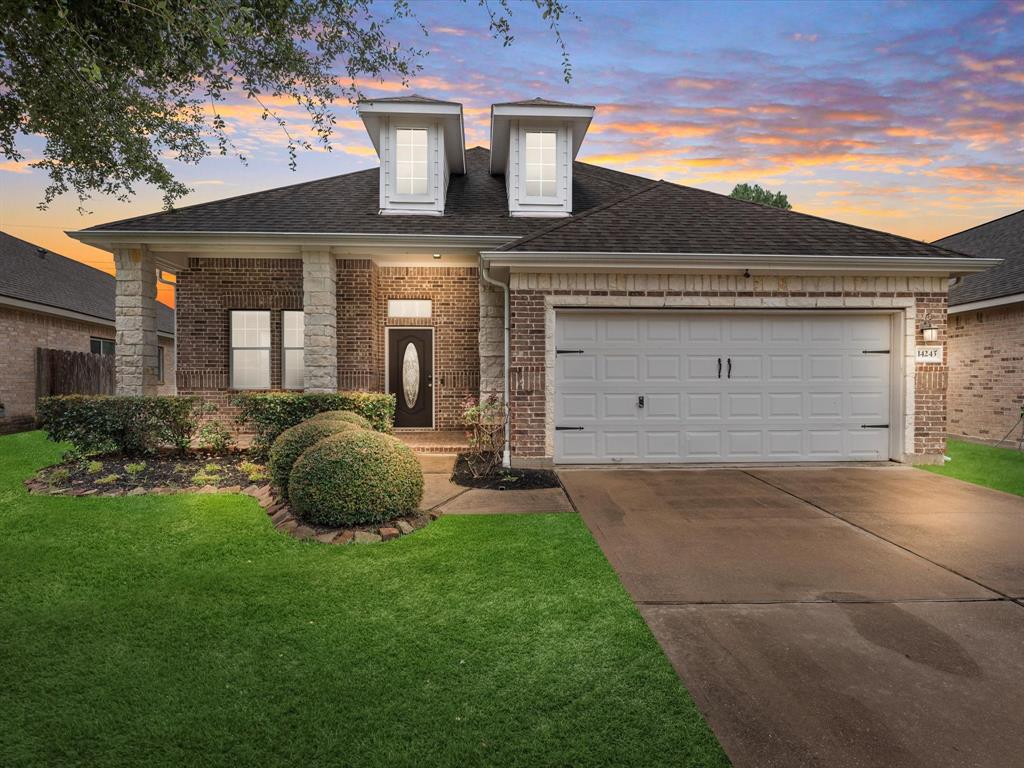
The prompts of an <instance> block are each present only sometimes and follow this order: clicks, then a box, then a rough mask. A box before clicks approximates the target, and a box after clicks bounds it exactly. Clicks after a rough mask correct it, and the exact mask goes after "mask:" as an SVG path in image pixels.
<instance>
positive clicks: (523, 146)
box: [70, 96, 995, 465]
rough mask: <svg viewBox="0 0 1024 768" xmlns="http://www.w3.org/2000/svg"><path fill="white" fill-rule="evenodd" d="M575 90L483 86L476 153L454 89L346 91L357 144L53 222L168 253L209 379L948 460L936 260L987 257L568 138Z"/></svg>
mask: <svg viewBox="0 0 1024 768" xmlns="http://www.w3.org/2000/svg"><path fill="white" fill-rule="evenodd" d="M594 113H595V110H594V108H593V107H589V106H583V105H577V104H566V103H562V102H555V101H549V100H544V99H533V100H530V101H520V102H511V103H504V104H495V105H493V106H492V108H491V142H490V144H491V147H492V149H491V150H490V151H488V150H487V149H483V148H481V147H474V148H470V149H467V148H465V147H464V133H463V114H462V107H461V105H460V104H457V103H454V102H446V101H437V100H434V99H427V98H423V97H420V96H405V97H398V98H385V99H376V100H372V101H366V102H363V103H361V104H360V105H359V114H360V117H361V118H362V120H363V123H364V124H365V126H366V129H367V132H368V135H369V139H370V141H371V143H372V145H373V147H374V149H375V150H376V152H377V155H378V157H379V159H380V165H379V167H377V168H372V169H368V170H365V171H357V172H355V173H348V174H345V175H341V176H334V177H330V178H324V179H320V180H317V181H312V182H307V183H302V184H296V185H293V186H289V187H283V188H280V189H273V190H269V191H265V192H257V193H254V194H248V195H242V196H240V197H235V198H230V199H227V200H221V201H217V202H212V203H206V204H202V205H196V206H191V207H188V208H182V209H179V210H176V211H172V212H164V213H156V214H152V215H148V216H141V217H137V218H132V219H128V220H125V221H119V222H113V223H110V224H104V225H100V226H97V227H93V228H91V229H88V230H84V231H80V232H74V233H70V234H71V235H72V236H73V237H77V238H79V239H80V240H82V241H83V242H86V243H89V244H91V245H95V246H97V247H100V248H104V249H106V250H108V251H110V252H112V253H113V254H114V258H115V261H116V264H117V270H118V279H119V280H120V281H123V282H124V284H125V285H126V286H129V287H128V288H126V292H135V293H141V294H142V295H144V297H145V298H143V302H144V304H145V303H146V302H150V301H151V299H150V298H148V297H149V295H150V294H151V293H152V290H151V285H150V284H151V282H152V279H153V277H152V276H153V275H154V274H155V272H154V269H155V268H156V267H159V268H160V269H163V270H168V271H171V272H174V273H176V275H177V286H178V287H177V310H178V367H177V383H178V390H179V392H182V393H197V394H201V395H203V396H204V397H207V398H209V399H211V400H213V401H217V402H220V403H222V404H223V403H225V402H226V401H227V399H228V397H229V395H230V393H231V392H233V391H236V390H241V389H305V390H307V391H325V390H326V391H330V390H334V389H338V388H340V389H367V390H379V391H386V392H391V393H394V394H395V396H396V399H397V413H396V428H397V429H424V430H426V429H437V430H443V429H454V428H457V427H458V426H459V413H460V409H461V403H462V401H463V400H464V399H465V398H466V397H467V396H475V395H477V394H478V393H484V394H498V395H500V396H503V397H505V398H506V399H507V402H508V403H509V405H510V413H511V419H510V421H511V425H510V440H509V445H508V448H509V453H510V455H509V456H507V458H508V459H509V460H510V461H511V462H513V463H516V464H524V465H525V464H550V463H552V462H558V463H573V462H576V463H605V462H613V463H620V462H622V463H631V462H734V461H818V460H879V459H882V460H885V459H894V460H898V461H905V460H909V461H921V462H924V461H936V460H941V455H942V452H943V449H944V446H945V433H946V398H945V392H946V372H947V371H946V367H945V365H944V359H943V356H942V355H941V354H938V355H936V347H937V348H938V351H939V352H941V347H942V345H943V344H944V342H945V326H946V300H947V294H946V289H947V284H948V281H949V279H950V277H951V276H955V275H960V274H965V273H970V272H974V271H977V270H979V269H983V268H985V267H988V266H992V265H993V264H994V263H995V262H994V261H992V260H987V261H986V260H985V259H980V258H975V257H970V256H965V255H963V254H960V253H956V252H953V251H950V250H948V249H945V248H941V247H938V246H934V245H929V244H926V243H920V242H916V241H912V240H908V239H905V238H901V237H897V236H894V235H889V234H886V233H882V232H876V231H872V230H867V229H863V228H859V227H853V226H849V225H846V224H841V223H838V222H834V221H828V220H825V219H820V218H816V217H813V216H807V215H803V214H799V213H794V212H787V211H781V210H778V209H774V208H767V207H763V206H760V205H755V204H751V203H746V202H741V201H737V200H733V199H731V198H728V197H723V196H721V195H717V194H713V193H710V192H705V191H702V190H698V189H692V188H688V187H684V186H680V185H676V184H669V183H666V182H653V181H651V180H650V179H645V178H641V177H638V176H633V175H630V174H626V173H621V172H618V171H614V170H610V169H607V168H602V167H599V166H596V165H591V164H587V163H582V162H578V161H577V160H576V156H577V153H578V152H579V150H580V147H581V145H582V143H583V141H584V139H585V137H586V134H587V130H588V128H589V126H590V123H591V120H592V119H593V117H594ZM125 333H126V334H127V333H129V330H128V329H126V330H125ZM133 333H135V335H134V336H133V339H135V340H136V342H137V344H138V346H133V347H128V346H126V347H125V348H124V350H123V354H122V351H121V350H119V353H118V355H119V356H118V370H119V373H118V376H119V386H120V387H121V388H122V391H125V392H141V391H147V390H148V388H150V387H151V386H153V380H152V371H150V370H149V369H148V367H147V366H146V364H145V359H144V354H142V353H139V352H138V350H143V351H144V350H146V349H147V348H148V346H147V345H148V344H151V343H152V338H153V335H152V332H151V329H150V328H149V327H148V326H146V327H144V329H143V331H141V332H134V331H133ZM144 334H148V336H146V335H144ZM933 337H934V341H930V342H929V343H925V339H926V338H928V339H932V338H933ZM147 339H148V340H147Z"/></svg>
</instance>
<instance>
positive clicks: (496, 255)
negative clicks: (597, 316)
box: [481, 251, 1002, 275]
mask: <svg viewBox="0 0 1024 768" xmlns="http://www.w3.org/2000/svg"><path fill="white" fill-rule="evenodd" d="M481 256H482V257H483V260H484V264H485V265H486V266H489V267H490V266H494V267H509V268H513V269H530V270H536V271H557V270H560V269H566V268H569V269H574V270H576V269H614V270H627V271H635V270H644V271H649V270H662V271H671V272H707V271H709V270H711V271H740V272H742V271H744V270H747V269H749V270H756V271H757V272H759V273H773V274H778V273H782V274H799V273H801V272H808V271H810V270H813V271H815V272H828V273H846V274H850V273H873V274H881V273H903V274H905V273H913V274H941V275H959V274H967V273H971V272H981V271H983V270H985V269H989V268H990V267H993V266H996V265H998V264H999V263H1001V261H1002V260H1001V259H982V258H972V257H968V258H956V257H950V256H830V255H824V254H777V253H621V252H595V253H577V252H554V251H484V252H482V253H481Z"/></svg>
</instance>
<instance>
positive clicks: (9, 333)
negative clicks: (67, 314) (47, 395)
mask: <svg viewBox="0 0 1024 768" xmlns="http://www.w3.org/2000/svg"><path fill="white" fill-rule="evenodd" d="M93 336H98V337H100V338H104V339H111V340H113V338H114V328H113V326H111V325H101V324H99V323H88V322H83V321H81V320H72V319H70V318H63V317H55V316H53V315H44V314H42V313H39V312H31V311H29V310H25V309H15V308H13V307H0V338H3V339H7V340H8V344H7V348H6V349H5V350H4V357H3V363H2V364H0V402H2V403H3V404H4V414H5V415H4V417H3V418H0V433H3V432H7V431H12V430H14V429H19V428H22V427H28V426H31V425H32V423H33V420H34V419H35V413H36V348H37V347H43V348H45V349H66V350H69V351H71V352H88V351H89V339H90V338H91V337H93ZM160 345H161V346H162V347H164V365H165V366H166V371H165V379H164V381H165V384H164V386H162V387H160V389H159V390H158V391H159V393H160V394H173V393H174V342H172V341H170V340H168V339H163V338H161V339H160Z"/></svg>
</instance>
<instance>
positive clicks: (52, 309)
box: [0, 232, 174, 432]
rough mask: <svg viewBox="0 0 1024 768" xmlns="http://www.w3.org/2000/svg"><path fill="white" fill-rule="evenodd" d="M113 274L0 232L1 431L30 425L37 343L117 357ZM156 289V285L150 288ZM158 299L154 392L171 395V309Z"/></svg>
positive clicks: (172, 341)
mask: <svg viewBox="0 0 1024 768" xmlns="http://www.w3.org/2000/svg"><path fill="white" fill-rule="evenodd" d="M115 285H116V283H115V280H114V277H113V276H112V275H108V274H107V273H106V272H100V271H99V270H98V269H93V268H92V267H87V266H86V265H85V264H82V263H81V262H78V261H74V260H72V259H68V258H65V257H64V256H60V255H59V254H56V253H53V252H51V251H47V250H46V249H45V248H40V247H39V246H37V245H33V244H32V243H28V242H25V241H24V240H19V239H18V238H16V237H12V236H11V235H8V234H6V233H4V232H0V339H2V340H3V342H4V352H3V358H2V362H0V402H2V403H3V405H4V411H3V415H2V417H0V432H4V431H10V430H11V429H15V428H17V427H19V426H25V425H30V424H31V423H32V421H33V419H34V418H35V410H36V348H37V347H42V348H50V349H66V350H71V351H73V352H94V353H97V354H114V350H115V339H116V335H115V330H114V314H115V313H114V291H115ZM154 289H155V286H154ZM155 303H156V307H155V309H156V317H157V324H156V330H157V334H156V335H157V338H158V340H159V343H158V347H157V349H158V350H159V351H158V352H157V365H158V368H160V370H159V371H158V372H157V382H156V384H157V386H156V387H155V388H154V391H156V392H166V393H172V392H174V310H172V309H170V308H169V307H166V306H164V305H163V304H160V303H159V302H155Z"/></svg>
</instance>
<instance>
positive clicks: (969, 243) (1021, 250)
mask: <svg viewBox="0 0 1024 768" xmlns="http://www.w3.org/2000/svg"><path fill="white" fill-rule="evenodd" d="M935 244H936V245H941V246H943V247H944V248H953V249H955V250H957V251H962V252H963V253H969V254H970V255H971V256H982V257H984V258H995V259H1002V260H1003V263H1002V264H1000V265H999V266H998V267H992V269H987V270H985V271H984V272H978V273H976V274H973V275H966V276H965V277H964V278H963V280H961V281H960V282H959V283H958V284H957V285H954V286H953V287H952V288H950V289H949V303H950V305H951V306H956V305H957V304H968V303H970V302H972V301H985V300H986V299H998V298H999V297H1001V296H1012V295H1013V294H1015V293H1024V210H1021V211H1017V212H1016V213H1011V214H1010V215H1008V216H1003V217H1002V218H1000V219H996V220H995V221H990V222H987V223H985V224H979V225H978V226H976V227H971V228H970V229H966V230H964V231H963V232H957V233H956V234H955V235H949V236H948V237H944V238H942V239H941V240H936V241H935Z"/></svg>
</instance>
